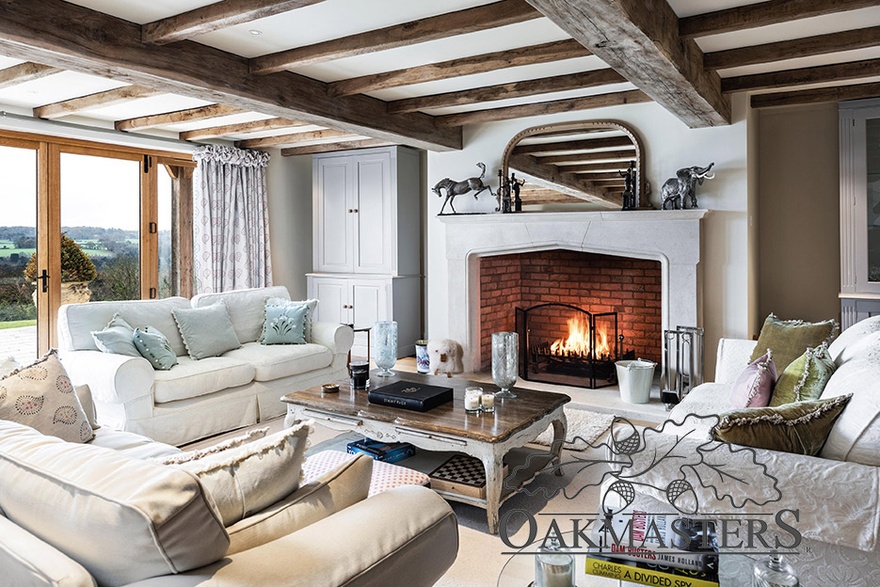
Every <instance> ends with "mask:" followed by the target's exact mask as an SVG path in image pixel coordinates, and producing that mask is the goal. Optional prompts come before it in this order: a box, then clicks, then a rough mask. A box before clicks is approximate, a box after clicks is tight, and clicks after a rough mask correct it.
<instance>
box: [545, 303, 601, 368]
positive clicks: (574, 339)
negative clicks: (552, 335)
mask: <svg viewBox="0 0 880 587" xmlns="http://www.w3.org/2000/svg"><path fill="white" fill-rule="evenodd" d="M550 351H551V352H552V353H554V354H557V355H589V353H590V321H589V319H587V317H586V316H585V315H584V314H578V315H577V316H574V317H573V318H569V319H568V338H566V339H564V340H563V339H561V338H560V339H557V340H556V341H555V342H554V343H553V344H552V345H550ZM595 353H596V354H595V355H594V356H595V357H596V358H600V357H602V356H603V355H610V354H611V344H610V343H609V342H608V331H607V330H606V329H605V328H604V327H602V326H601V325H597V326H596V345H595Z"/></svg>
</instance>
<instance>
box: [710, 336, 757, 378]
mask: <svg viewBox="0 0 880 587" xmlns="http://www.w3.org/2000/svg"><path fill="white" fill-rule="evenodd" d="M756 344H757V341H755V340H746V339H740V338H722V339H720V340H719V341H718V354H717V356H716V359H715V382H716V383H733V382H734V381H736V378H737V377H738V376H739V374H740V373H742V371H743V369H745V368H746V366H747V365H748V364H749V359H750V358H751V356H752V351H753V350H755V345H756Z"/></svg>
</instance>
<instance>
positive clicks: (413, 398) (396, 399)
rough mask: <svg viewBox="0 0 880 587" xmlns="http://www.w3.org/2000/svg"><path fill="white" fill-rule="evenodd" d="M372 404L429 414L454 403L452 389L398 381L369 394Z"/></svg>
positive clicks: (368, 398)
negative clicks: (431, 410)
mask: <svg viewBox="0 0 880 587" xmlns="http://www.w3.org/2000/svg"><path fill="white" fill-rule="evenodd" d="M367 401H369V402H370V403H371V404H378V405H382V406H391V407H394V408H404V409H407V410H414V411H416V412H427V411H428V410H430V409H431V408H436V407H437V406H439V405H441V404H445V403H446V402H451V401H452V388H451V387H439V386H437V385H427V384H425V383H412V382H410V381H397V382H395V383H390V384H388V385H385V386H383V387H379V388H376V389H371V390H370V391H369V393H368V394H367Z"/></svg>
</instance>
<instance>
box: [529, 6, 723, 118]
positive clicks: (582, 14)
mask: <svg viewBox="0 0 880 587" xmlns="http://www.w3.org/2000/svg"><path fill="white" fill-rule="evenodd" d="M528 1H529V3H530V4H531V5H532V6H534V7H535V8H537V9H538V10H540V11H541V12H543V13H544V14H545V15H546V16H547V17H548V18H550V19H551V20H552V21H553V22H555V23H556V24H557V25H558V26H559V27H560V28H562V29H563V30H564V31H565V32H567V33H568V34H569V35H571V37H572V38H574V39H576V40H577V41H580V43H581V44H583V45H584V46H585V47H587V48H589V49H590V50H591V51H592V52H593V53H595V54H596V55H598V56H599V57H600V58H601V59H602V61H604V62H605V63H607V64H608V65H609V66H611V67H612V68H614V69H615V70H616V71H618V72H619V73H621V74H622V75H623V76H624V77H625V78H626V79H628V80H629V81H630V82H632V83H633V84H635V86H636V87H638V88H639V89H641V90H642V91H644V92H645V94H647V95H648V96H650V97H651V98H652V99H653V100H654V101H655V102H657V103H658V104H660V105H661V106H663V107H664V108H666V109H667V110H668V111H670V112H671V113H673V114H674V115H675V116H677V117H678V118H679V119H680V120H681V121H682V122H684V123H685V124H686V125H688V126H689V127H691V128H700V127H706V126H718V125H724V124H729V123H730V101H729V100H728V98H727V96H724V95H723V94H722V93H721V84H720V79H719V77H718V74H717V73H716V72H714V71H711V70H706V69H705V68H704V67H703V52H702V50H701V49H700V48H699V47H698V46H697V44H696V43H695V42H694V41H692V40H687V39H682V38H680V37H679V34H678V17H677V16H676V14H675V12H674V11H673V10H672V8H671V7H670V6H669V4H668V3H667V2H666V0H528Z"/></svg>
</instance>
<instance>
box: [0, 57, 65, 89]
mask: <svg viewBox="0 0 880 587" xmlns="http://www.w3.org/2000/svg"><path fill="white" fill-rule="evenodd" d="M61 71H62V70H61V69H59V68H57V67H51V66H49V65H42V64H40V63H31V62H30V61H25V62H24V63H19V64H18V65H13V66H12V67H7V68H6V69H0V89H2V88H9V87H11V86H17V85H18V84H23V83H25V82H29V81H33V80H35V79H40V78H42V77H46V76H47V75H53V74H56V73H61Z"/></svg>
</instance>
